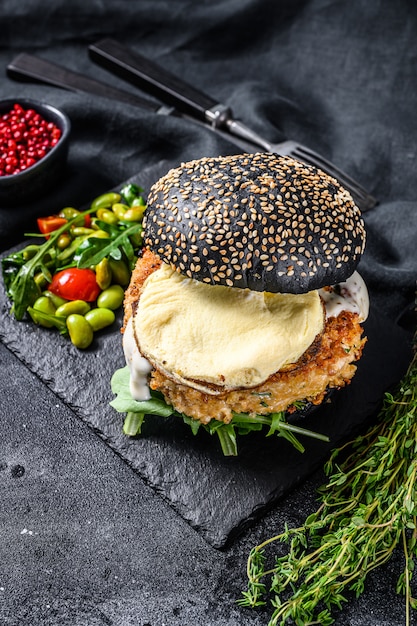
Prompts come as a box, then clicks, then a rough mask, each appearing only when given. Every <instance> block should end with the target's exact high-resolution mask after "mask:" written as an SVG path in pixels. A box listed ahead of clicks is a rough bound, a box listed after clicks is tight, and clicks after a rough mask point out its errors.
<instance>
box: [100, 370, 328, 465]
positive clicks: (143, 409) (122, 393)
mask: <svg viewBox="0 0 417 626" xmlns="http://www.w3.org/2000/svg"><path fill="white" fill-rule="evenodd" d="M111 390H112V392H113V393H114V394H115V395H116V398H115V399H114V400H112V401H111V402H110V405H111V406H112V407H113V408H114V409H116V411H118V412H119V413H127V417H126V420H125V424H126V422H127V424H126V425H125V426H124V432H125V434H129V433H130V431H131V430H133V431H134V434H135V435H136V434H139V433H140V428H141V426H142V422H143V420H144V418H145V416H146V414H152V415H159V416H161V417H169V416H171V415H175V416H177V417H180V418H182V420H183V421H184V423H185V424H187V425H188V426H190V427H191V430H192V432H193V434H194V435H196V434H197V432H198V431H199V429H200V428H204V430H206V431H207V432H208V433H209V434H210V435H217V437H218V439H219V442H220V445H221V448H222V451H223V454H224V455H225V456H236V455H237V454H238V450H237V434H239V435H246V434H248V433H250V432H252V431H258V430H261V429H262V428H263V427H264V426H268V427H269V431H268V433H267V436H270V435H272V434H275V435H277V436H278V437H283V438H285V439H287V440H288V441H289V442H290V443H291V444H292V445H293V446H294V447H295V448H296V449H297V450H298V451H299V452H304V446H303V445H302V444H301V442H300V441H299V440H298V439H297V437H296V435H305V436H308V437H312V438H315V439H320V440H321V441H329V438H328V437H327V436H325V435H322V434H320V433H316V432H313V431H311V430H307V429H305V428H301V427H300V426H295V425H294V424H289V423H288V422H287V421H286V414H285V413H284V412H280V413H273V414H271V415H252V414H251V415H249V414H246V413H235V414H234V415H233V418H232V420H231V422H230V423H229V424H226V423H224V422H221V421H219V420H215V419H212V420H211V421H210V422H209V423H208V424H202V423H201V422H199V421H198V420H195V419H193V418H191V417H189V416H187V415H184V414H183V413H179V412H178V411H176V410H175V409H174V408H173V407H172V406H170V405H168V404H166V402H165V400H164V398H163V396H162V394H158V393H156V392H154V391H151V399H150V400H146V401H144V402H138V401H137V400H134V399H133V398H132V395H131V392H130V370H129V367H128V366H127V365H126V366H125V367H123V368H121V369H118V370H116V371H115V373H114V374H113V376H112V379H111ZM135 415H137V416H138V418H135V417H134V416H135ZM136 419H138V422H139V428H138V429H136V430H135V428H136V426H133V427H132V424H135V420H136Z"/></svg>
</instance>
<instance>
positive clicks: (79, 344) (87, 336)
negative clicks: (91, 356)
mask: <svg viewBox="0 0 417 626" xmlns="http://www.w3.org/2000/svg"><path fill="white" fill-rule="evenodd" d="M67 328H68V332H69V336H70V339H71V342H72V343H73V344H74V346H75V347H76V348H80V350H85V348H88V346H89V345H90V344H91V342H92V341H93V338H94V332H93V329H92V328H91V326H90V324H89V323H88V322H87V320H86V319H85V317H84V316H83V315H79V314H78V313H72V314H71V315H69V316H68V317H67Z"/></svg>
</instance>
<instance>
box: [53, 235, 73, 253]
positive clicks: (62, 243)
mask: <svg viewBox="0 0 417 626" xmlns="http://www.w3.org/2000/svg"><path fill="white" fill-rule="evenodd" d="M71 241H72V239H71V237H70V235H69V234H68V233H62V235H60V236H59V238H58V241H57V242H56V245H57V248H59V250H65V248H68V246H69V245H70V243H71Z"/></svg>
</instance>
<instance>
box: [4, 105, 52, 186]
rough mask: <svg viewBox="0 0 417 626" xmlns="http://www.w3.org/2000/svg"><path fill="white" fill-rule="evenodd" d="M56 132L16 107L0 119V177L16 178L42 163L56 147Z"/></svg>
mask: <svg viewBox="0 0 417 626" xmlns="http://www.w3.org/2000/svg"><path fill="white" fill-rule="evenodd" d="M60 137H61V131H60V129H59V128H58V127H57V126H55V124H54V123H53V122H47V121H46V120H45V119H44V118H43V117H42V116H41V115H40V114H39V113H37V112H36V111H35V110H34V109H24V108H23V107H22V106H21V105H20V104H14V105H13V108H12V109H11V110H10V111H8V112H7V113H4V114H3V115H2V116H1V117H0V176H10V175H12V174H18V173H19V172H22V171H23V170H25V169H27V168H28V167H31V166H32V165H35V163H37V162H38V161H40V160H41V159H43V158H44V157H45V156H46V155H47V154H48V152H49V151H50V150H51V149H52V148H53V147H54V146H55V145H56V144H57V143H58V141H59V139H60Z"/></svg>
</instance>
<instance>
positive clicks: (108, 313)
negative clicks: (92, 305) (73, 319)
mask: <svg viewBox="0 0 417 626" xmlns="http://www.w3.org/2000/svg"><path fill="white" fill-rule="evenodd" d="M85 319H86V320H87V322H88V323H89V324H90V326H91V328H92V329H93V330H94V332H96V331H97V330H101V329H102V328H106V326H110V325H111V324H113V322H114V320H115V319H116V316H115V314H114V313H113V311H112V310H111V309H105V308H104V307H101V308H97V309H91V311H89V312H88V313H86V315H85Z"/></svg>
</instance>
